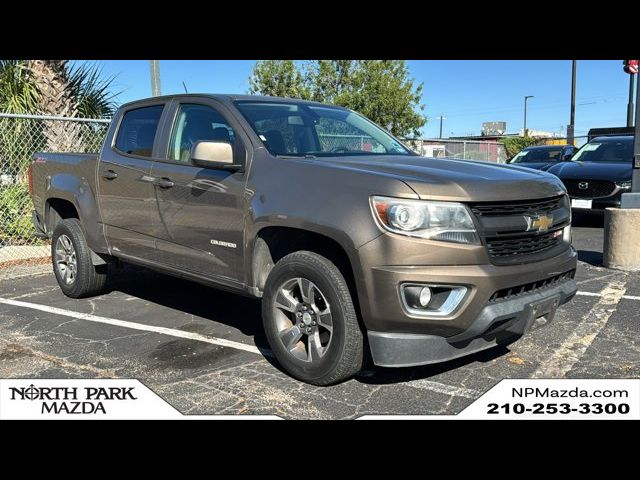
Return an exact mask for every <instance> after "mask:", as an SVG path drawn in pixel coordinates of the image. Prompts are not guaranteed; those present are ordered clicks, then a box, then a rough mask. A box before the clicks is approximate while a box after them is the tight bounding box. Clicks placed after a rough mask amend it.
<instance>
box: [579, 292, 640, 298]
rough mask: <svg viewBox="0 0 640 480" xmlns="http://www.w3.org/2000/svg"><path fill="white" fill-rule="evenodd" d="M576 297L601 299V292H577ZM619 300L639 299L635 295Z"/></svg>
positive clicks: (625, 296)
mask: <svg viewBox="0 0 640 480" xmlns="http://www.w3.org/2000/svg"><path fill="white" fill-rule="evenodd" d="M576 295H580V296H583V297H601V296H602V292H578V293H576ZM621 298H624V299H625V300H640V297H638V296H636V295H623V296H622V297H621Z"/></svg>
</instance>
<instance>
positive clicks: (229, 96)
mask: <svg viewBox="0 0 640 480" xmlns="http://www.w3.org/2000/svg"><path fill="white" fill-rule="evenodd" d="M194 97H210V98H213V99H216V100H219V101H221V102H225V103H232V102H234V101H236V100H248V101H252V100H253V101H259V102H275V103H277V102H288V103H289V102H290V103H304V104H308V105H323V106H327V105H328V104H326V103H321V102H313V101H311V100H302V99H299V98H286V97H270V96H265V95H245V94H233V93H180V94H175V95H162V96H159V97H147V98H140V99H138V100H133V101H131V102H127V103H124V104H122V106H123V107H125V106H130V105H135V104H136V103H139V102H146V101H149V100H152V99H158V100H173V99H178V100H180V99H182V98H194ZM331 106H332V107H335V108H344V107H340V106H338V105H331Z"/></svg>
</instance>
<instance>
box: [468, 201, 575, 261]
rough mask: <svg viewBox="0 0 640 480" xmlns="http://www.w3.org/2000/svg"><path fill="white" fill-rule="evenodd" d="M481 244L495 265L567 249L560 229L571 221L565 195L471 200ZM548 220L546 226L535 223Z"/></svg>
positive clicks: (538, 258) (543, 257)
mask: <svg viewBox="0 0 640 480" xmlns="http://www.w3.org/2000/svg"><path fill="white" fill-rule="evenodd" d="M469 208H470V209H471V211H472V212H473V213H474V214H475V217H476V221H477V225H478V232H479V233H480V237H481V239H482V243H483V244H484V245H485V246H486V247H487V252H488V253H489V258H490V259H491V262H492V263H493V264H495V265H513V264H518V263H529V262H537V261H540V260H544V259H545V258H549V257H552V256H554V255H558V254H560V253H561V250H563V249H564V248H567V246H566V244H565V243H564V242H563V235H562V233H563V232H562V231H563V229H564V227H566V226H567V225H569V223H570V221H571V206H570V203H569V197H568V195H558V196H555V197H550V198H543V199H536V200H516V201H509V202H505V201H503V202H483V203H471V204H469ZM543 217H544V220H547V221H548V220H549V219H551V222H550V224H549V225H547V226H546V227H547V228H548V230H546V231H545V230H544V229H543V228H536V227H535V226H533V225H534V222H536V221H539V220H540V219H541V218H543Z"/></svg>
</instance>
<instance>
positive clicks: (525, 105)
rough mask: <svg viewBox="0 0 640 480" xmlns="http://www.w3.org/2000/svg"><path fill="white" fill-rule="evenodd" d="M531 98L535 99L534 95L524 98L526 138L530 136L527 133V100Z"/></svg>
mask: <svg viewBox="0 0 640 480" xmlns="http://www.w3.org/2000/svg"><path fill="white" fill-rule="evenodd" d="M530 98H533V95H527V96H525V97H524V129H523V132H522V133H523V135H524V136H525V137H528V136H529V134H528V132H527V100H529V99H530Z"/></svg>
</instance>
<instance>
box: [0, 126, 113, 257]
mask: <svg viewBox="0 0 640 480" xmlns="http://www.w3.org/2000/svg"><path fill="white" fill-rule="evenodd" d="M109 122H110V120H108V119H86V118H82V119H78V118H65V117H48V116H38V115H15V114H7V113H0V266H2V265H3V264H7V263H14V262H19V261H22V260H25V259H28V258H34V257H41V256H46V255H48V247H47V246H46V244H45V242H44V241H42V240H41V239H38V238H37V237H36V236H35V235H34V234H35V231H34V228H33V225H32V223H31V211H32V208H33V207H32V204H31V198H30V196H29V185H28V176H27V170H28V168H29V164H30V163H31V160H32V158H33V154H34V153H35V152H38V151H44V152H98V151H99V150H100V147H101V146H102V140H103V139H104V136H105V135H106V133H107V129H108V127H109Z"/></svg>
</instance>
